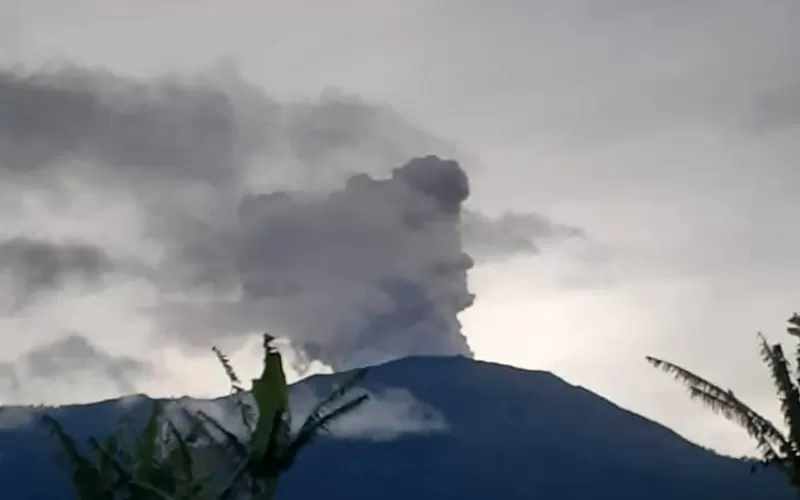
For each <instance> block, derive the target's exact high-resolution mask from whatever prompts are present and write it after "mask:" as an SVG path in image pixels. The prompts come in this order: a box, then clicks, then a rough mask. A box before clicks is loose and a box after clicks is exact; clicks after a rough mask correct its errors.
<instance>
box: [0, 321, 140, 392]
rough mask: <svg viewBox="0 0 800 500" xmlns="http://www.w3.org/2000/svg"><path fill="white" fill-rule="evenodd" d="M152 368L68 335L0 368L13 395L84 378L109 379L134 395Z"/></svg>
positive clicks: (117, 388) (116, 385) (72, 334)
mask: <svg viewBox="0 0 800 500" xmlns="http://www.w3.org/2000/svg"><path fill="white" fill-rule="evenodd" d="M150 369H151V367H150V366H149V365H148V364H147V363H144V362H142V361H139V360H137V359H134V358H131V357H128V356H114V355H112V354H109V353H107V352H106V351H104V350H102V349H101V348H99V347H98V346H96V345H95V344H94V343H92V342H91V341H90V340H89V339H87V338H86V337H84V336H82V335H79V334H75V333H67V334H66V336H64V337H63V338H60V339H57V340H54V341H52V342H49V343H46V344H43V345H39V346H37V347H34V348H33V349H30V350H29V351H27V352H26V353H24V354H23V355H22V356H21V357H20V358H19V359H18V360H17V361H15V362H13V363H3V364H2V365H0V375H2V376H4V377H5V378H7V379H9V380H10V382H11V389H12V391H13V392H20V391H22V390H24V387H25V384H26V383H27V382H32V381H33V382H35V381H36V380H48V381H63V380H73V379H74V377H76V376H79V375H81V374H84V375H86V374H89V375H91V376H92V377H97V376H98V375H99V376H102V377H105V380H104V382H110V383H111V384H112V385H113V386H114V388H115V390H117V391H119V392H122V393H124V394H130V393H132V392H134V390H135V380H136V379H137V378H139V377H141V376H143V375H146V374H148V373H149V372H150Z"/></svg>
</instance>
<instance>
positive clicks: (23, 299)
mask: <svg viewBox="0 0 800 500" xmlns="http://www.w3.org/2000/svg"><path fill="white" fill-rule="evenodd" d="M114 268H115V264H114V263H113V261H112V260H111V258H110V257H109V256H108V255H107V254H106V253H105V252H104V251H103V250H102V249H101V248H98V247H96V246H94V245H91V244H84V243H77V242H69V241H65V242H51V241H46V240H37V239H31V238H26V237H15V238H11V239H8V240H4V241H0V290H4V291H6V293H5V294H4V295H5V296H4V297H0V310H5V309H11V310H20V309H22V308H24V307H26V306H28V305H30V304H31V303H33V302H35V301H36V300H37V299H39V298H40V297H41V296H42V295H43V294H46V293H48V292H53V291H56V290H58V289H59V288H61V287H63V286H64V285H66V284H68V283H70V282H74V283H77V284H80V285H84V286H91V285H97V284H99V282H101V281H102V279H103V278H104V277H105V276H106V275H107V274H108V273H111V272H112V271H113V270H114Z"/></svg>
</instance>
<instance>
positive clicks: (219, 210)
mask: <svg viewBox="0 0 800 500" xmlns="http://www.w3.org/2000/svg"><path fill="white" fill-rule="evenodd" d="M0 111H4V113H0V114H2V115H3V116H5V117H6V118H0V176H2V175H3V171H5V175H9V176H14V179H15V180H19V181H20V182H23V183H22V184H21V185H22V186H24V185H25V184H24V182H44V181H43V180H42V179H43V178H45V177H46V178H47V179H48V182H51V181H52V179H59V178H60V177H64V178H65V177H66V176H67V175H77V176H78V178H80V180H81V181H82V182H84V183H85V184H86V189H99V190H101V191H100V192H101V193H103V194H107V195H108V196H109V199H113V197H114V196H115V194H117V193H125V194H126V195H132V198H134V199H135V200H136V201H137V202H138V204H139V209H140V211H141V214H142V217H143V218H144V227H145V229H144V231H145V233H144V234H143V235H142V236H144V238H146V239H148V240H149V242H151V243H155V244H156V245H158V246H159V247H160V248H161V249H162V250H163V254H162V255H163V257H162V258H161V260H160V261H159V262H157V263H155V264H154V267H153V268H152V269H144V267H145V266H144V265H143V264H142V265H139V266H140V268H142V269H140V270H139V271H137V272H138V273H139V277H141V276H143V277H145V278H146V279H148V280H150V281H151V283H152V284H153V285H154V286H155V288H156V289H157V292H158V293H159V296H158V299H157V302H158V303H157V304H156V306H155V307H154V312H155V315H156V320H157V321H158V322H159V325H160V326H161V327H163V329H164V331H165V332H167V333H172V334H175V335H174V336H173V338H174V337H177V338H179V339H181V340H182V341H185V342H190V343H192V342H207V341H208V340H210V337H214V336H220V335H225V334H231V335H233V336H236V335H237V334H239V335H244V334H247V333H251V332H253V331H254V330H260V329H262V328H267V327H269V328H274V329H275V330H276V331H277V332H279V333H280V334H283V335H285V336H286V337H288V338H289V339H290V340H291V342H292V344H293V345H294V346H295V347H297V348H298V349H300V350H302V351H303V354H304V355H305V356H307V357H308V358H309V359H316V360H322V361H324V362H325V363H328V364H330V365H332V366H335V367H337V368H342V367H347V366H351V365H353V364H366V363H374V362H377V361H383V360H387V359H392V358H394V357H398V356H405V355H410V354H462V355H470V354H471V350H470V348H469V346H468V345H467V343H466V340H465V338H464V336H463V334H462V333H461V328H460V323H459V321H458V317H457V315H458V313H459V312H460V311H462V310H463V309H465V308H466V307H469V305H471V303H472V300H473V296H472V295H471V294H470V293H469V291H468V289H467V285H466V274H467V270H468V269H469V268H470V267H471V266H472V264H473V262H472V259H471V258H470V257H469V256H468V255H467V254H466V252H465V251H464V249H463V248H462V242H461V232H462V227H461V217H462V207H461V204H462V202H463V201H464V200H465V199H466V198H467V196H468V194H469V186H468V180H467V174H466V172H465V171H464V170H463V169H462V168H461V166H460V165H458V164H457V163H455V162H453V161H443V160H440V159H439V158H437V157H434V156H428V157H418V158H416V159H414V160H411V161H410V162H408V163H407V164H405V165H404V166H403V167H402V168H396V167H397V165H402V164H404V163H405V162H406V161H407V160H408V158H409V157H413V156H415V155H416V154H417V153H420V152H424V153H426V154H427V153H431V152H437V151H444V150H447V149H448V148H449V146H448V145H447V144H445V143H443V142H441V141H438V140H436V139H435V138H433V137H431V136H430V135H428V134H426V133H425V132H422V131H419V130H418V129H416V128H415V127H413V126H411V125H409V124H408V123H406V122H405V121H404V120H403V119H402V118H401V117H399V116H398V115H397V114H396V113H394V112H393V111H392V110H391V109H389V108H387V107H382V106H376V105H372V104H369V103H365V102H363V101H361V100H359V99H357V98H353V97H348V96H344V95H342V94H338V93H336V92H333V91H330V92H326V93H323V95H322V96H320V98H319V99H318V100H310V101H300V102H279V101H276V100H275V99H273V98H271V97H270V96H268V95H267V94H265V93H264V92H263V91H261V90H260V89H258V88H256V87H254V86H252V85H250V84H248V83H247V82H245V81H244V80H242V79H241V78H239V77H238V76H237V75H235V74H211V75H207V76H206V77H203V78H200V77H198V78H195V79H185V80H180V79H176V78H172V79H168V78H162V79H154V80H149V81H134V80H128V79H124V78H120V77H117V76H114V75H110V74H106V73H102V72H98V71H89V70H85V69H80V68H67V69H62V70H59V71H52V72H40V73H32V74H29V75H21V74H19V73H13V72H9V71H6V72H4V73H2V74H0ZM2 167H5V170H2ZM41 172H47V173H48V176H41V175H36V174H37V173H41ZM373 177H374V178H373ZM343 183H344V184H346V187H345V188H344V189H338V186H341V185H342V184H343ZM280 189H285V191H283V192H281V191H279V190H280ZM265 192H266V193H271V194H266V195H264V194H258V193H265ZM129 197H130V196H129ZM526 217H527V218H526ZM467 219H468V220H469V221H470V226H468V228H467V229H468V230H469V231H468V237H469V238H468V240H469V242H470V244H471V245H473V246H475V247H476V248H477V250H478V251H479V253H481V255H491V256H492V257H493V258H497V257H498V256H501V255H509V254H512V253H514V252H516V251H528V248H524V247H517V246H515V245H516V242H518V241H522V240H526V241H528V242H529V243H530V242H533V241H534V240H535V239H536V238H540V237H542V238H544V237H549V235H552V233H553V232H554V231H555V229H554V228H555V227H556V226H555V225H553V224H550V225H549V226H548V227H550V229H545V228H544V227H545V226H547V224H545V223H541V224H540V223H539V222H537V221H538V218H537V217H535V216H517V218H516V219H513V220H512V219H509V218H508V217H506V218H501V219H498V220H492V219H489V218H485V217H481V216H479V215H477V214H474V213H473V214H468V216H467ZM470 228H471V229H470ZM24 243H25V244H22V243H21V242H17V243H15V245H16V246H15V247H14V248H15V253H14V254H13V255H14V256H15V257H14V261H13V262H15V263H14V264H9V268H12V269H17V267H18V266H19V265H20V264H16V262H22V263H25V265H26V266H27V267H24V268H22V269H24V270H25V273H24V274H22V276H23V277H25V278H26V279H25V280H22V281H23V283H24V284H28V283H30V284H28V285H26V286H27V287H28V288H27V289H30V290H33V291H35V292H39V291H41V290H43V289H45V288H47V287H51V288H52V287H55V286H57V285H59V284H61V283H62V282H63V281H64V280H66V279H67V278H77V279H81V280H83V281H84V282H91V281H92V280H97V279H98V278H100V277H102V276H103V275H104V273H106V272H108V271H109V270H113V269H114V266H115V265H116V270H117V271H120V268H119V263H112V261H111V260H110V259H109V258H108V257H107V256H105V255H104V254H103V253H102V251H101V250H98V249H95V250H92V249H90V248H89V247H88V246H86V247H78V246H74V247H64V246H63V245H62V246H61V247H56V246H47V245H45V244H43V243H36V242H31V241H27V242H24ZM9 255H11V254H9ZM15 272H17V273H18V274H19V272H20V271H19V270H17V271H15ZM123 272H126V273H128V274H136V272H131V271H130V270H123ZM18 288H20V289H22V290H26V288H25V286H18ZM28 295H30V296H31V297H33V296H34V295H35V294H33V293H32V292H31V293H29V294H28ZM73 342H75V340H73Z"/></svg>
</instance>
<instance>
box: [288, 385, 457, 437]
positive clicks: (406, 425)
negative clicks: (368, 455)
mask: <svg viewBox="0 0 800 500" xmlns="http://www.w3.org/2000/svg"><path fill="white" fill-rule="evenodd" d="M362 393H363V394H366V395H368V396H369V401H368V403H367V404H365V405H363V406H361V407H360V408H358V409H356V410H355V411H353V412H351V413H349V414H348V415H347V417H346V418H343V419H341V420H338V421H336V422H334V423H333V424H332V425H331V427H330V433H331V436H332V437H334V438H339V439H359V440H368V441H391V440H394V439H397V438H399V437H402V436H406V435H409V434H412V435H413V434H433V433H438V432H444V431H446V430H447V429H448V428H449V424H448V423H447V419H446V418H445V417H444V415H443V414H442V413H441V412H440V411H439V410H437V409H436V408H434V407H433V406H431V405H429V404H427V403H424V402H422V401H420V400H418V399H417V398H416V397H414V395H413V394H412V393H411V392H409V391H407V390H406V389H397V388H384V389H381V390H379V391H362ZM320 398H321V395H319V394H317V393H315V391H314V390H313V389H312V387H310V385H309V384H299V385H298V386H296V387H293V388H292V392H291V412H292V422H293V423H295V422H296V423H298V424H299V423H302V421H303V419H304V418H305V417H306V415H308V414H309V413H310V412H311V410H312V409H313V408H314V406H315V405H316V404H317V403H318V402H319V401H320Z"/></svg>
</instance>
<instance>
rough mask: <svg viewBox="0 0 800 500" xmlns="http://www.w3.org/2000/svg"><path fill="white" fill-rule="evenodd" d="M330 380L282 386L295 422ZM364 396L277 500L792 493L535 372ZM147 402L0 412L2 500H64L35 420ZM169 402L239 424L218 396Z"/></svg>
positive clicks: (378, 372) (636, 498)
mask: <svg viewBox="0 0 800 500" xmlns="http://www.w3.org/2000/svg"><path fill="white" fill-rule="evenodd" d="M338 377H340V375H339V376H337V375H325V376H316V377H313V378H311V379H308V380H306V381H304V382H302V383H300V384H298V385H296V386H294V387H293V388H292V406H293V413H294V414H295V416H298V417H300V418H302V417H303V416H304V413H305V412H306V411H308V409H309V408H310V407H311V406H312V405H313V403H314V402H315V400H316V398H317V397H319V396H321V395H323V394H325V393H326V392H327V390H329V389H330V386H331V384H333V383H334V382H335V380H340V379H339V378H338ZM364 388H365V390H366V391H368V392H369V393H370V395H371V397H372V399H371V401H369V402H368V403H367V404H366V405H365V406H363V407H362V408H361V409H360V410H358V411H357V412H356V413H354V414H352V415H350V416H348V417H347V418H345V419H343V420H341V421H340V422H339V423H338V424H336V425H335V426H334V427H333V428H332V433H333V437H332V438H327V439H323V440H322V441H320V442H318V443H317V444H315V445H314V446H312V447H311V448H309V449H308V450H307V451H306V452H304V454H303V455H301V458H300V460H299V461H298V463H297V465H296V467H295V468H294V469H293V470H291V471H290V473H289V474H288V475H287V476H286V477H285V479H284V481H283V482H282V483H281V486H280V489H279V495H278V498H279V499H292V498H295V499H298V498H318V497H320V496H326V497H331V498H352V499H355V500H360V499H364V500H367V499H374V498H376V497H380V498H385V499H387V500H395V499H398V500H399V499H405V498H409V497H413V498H418V499H420V500H427V499H431V500H434V499H437V500H440V499H449V498H452V499H473V498H474V499H485V498H503V499H508V500H515V499H519V500H523V499H525V500H527V499H531V498H541V499H543V500H583V499H588V498H592V499H594V500H641V499H643V498H647V499H650V500H708V499H710V498H726V499H730V500H762V499H765V498H769V499H770V500H781V499H784V498H785V499H789V498H793V497H792V494H791V492H789V491H788V489H786V487H785V485H784V482H785V480H784V478H783V477H782V476H780V475H778V473H777V472H776V471H774V470H766V471H759V473H758V474H755V475H751V474H750V473H749V468H750V466H749V464H746V463H744V462H740V461H737V460H734V459H731V458H725V457H721V456H718V455H716V454H714V453H713V452H712V451H709V450H707V449H704V448H701V447H699V446H697V445H695V444H692V443H690V442H688V441H686V440H684V439H683V438H682V437H680V436H679V435H677V434H675V433H674V432H673V431H671V430H669V429H667V428H665V427H662V426H660V425H658V424H656V423H654V422H652V421H650V420H647V419H645V418H642V417H640V416H638V415H636V414H634V413H631V412H628V411H626V410H624V409H622V408H619V407H618V406H616V405H614V404H613V403H611V402H609V401H607V400H605V399H603V398H601V397H599V396H597V395H595V394H593V393H591V392H590V391H587V390H586V389H584V388H581V387H577V386H572V385H570V384H568V383H566V382H564V381H563V380H561V379H559V378H558V377H556V376H554V375H552V374H550V373H547V372H535V371H524V370H520V369H516V368H512V367H508V366H503V365H497V364H490V363H484V362H479V361H473V360H470V359H467V358H464V357H412V358H405V359H402V360H399V361H394V362H390V363H388V364H385V365H382V366H378V367H376V368H374V369H372V370H371V372H370V374H369V377H368V380H367V382H366V383H365V385H364ZM150 401H151V400H149V399H147V398H145V397H143V396H132V397H129V398H125V399H122V400H111V401H104V402H100V403H94V404H89V405H81V406H68V407H62V408H58V409H49V408H38V409H33V408H12V409H10V410H7V412H6V413H2V414H0V424H2V425H0V451H2V456H1V457H0V484H3V487H4V490H3V493H4V495H7V497H8V498H14V499H16V500H52V499H53V498H65V499H66V498H70V497H69V495H68V492H70V489H69V488H70V485H69V482H68V481H67V477H66V475H65V473H64V471H63V470H59V469H58V468H57V464H56V462H55V461H52V460H50V461H48V460H45V457H49V456H51V455H52V454H53V453H55V451H56V449H57V448H56V446H55V441H54V439H53V438H52V437H50V436H49V435H47V434H46V433H45V432H44V431H43V429H42V428H41V427H38V428H37V425H36V423H35V419H36V418H37V417H38V416H41V415H43V414H45V413H49V414H53V415H56V416H57V417H58V418H59V419H60V420H61V421H62V422H63V423H64V425H65V427H66V428H67V430H68V431H70V432H72V433H73V434H74V435H75V436H76V437H78V438H79V439H80V437H84V438H85V437H88V436H90V435H97V433H99V432H102V431H103V430H110V429H113V428H114V427H115V419H116V418H117V417H118V416H119V415H121V414H123V413H124V412H132V413H133V414H136V415H138V416H139V418H140V419H141V420H140V421H143V420H144V418H145V417H146V415H147V412H148V410H149V406H150ZM181 403H182V404H184V405H185V406H186V407H187V408H189V409H190V410H197V409H203V410H205V411H207V412H209V413H210V414H212V415H213V416H215V417H217V418H219V419H221V420H222V421H226V420H227V421H230V422H235V421H236V420H237V418H236V409H235V407H234V406H233V405H232V404H231V400H230V399H229V398H228V399H217V400H214V401H200V400H183V401H182V402H181ZM225 415H227V416H228V417H227V418H225ZM15 419H16V422H15V421H14V420H15ZM230 428H231V429H232V430H236V427H235V426H233V425H231V427H230Z"/></svg>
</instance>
